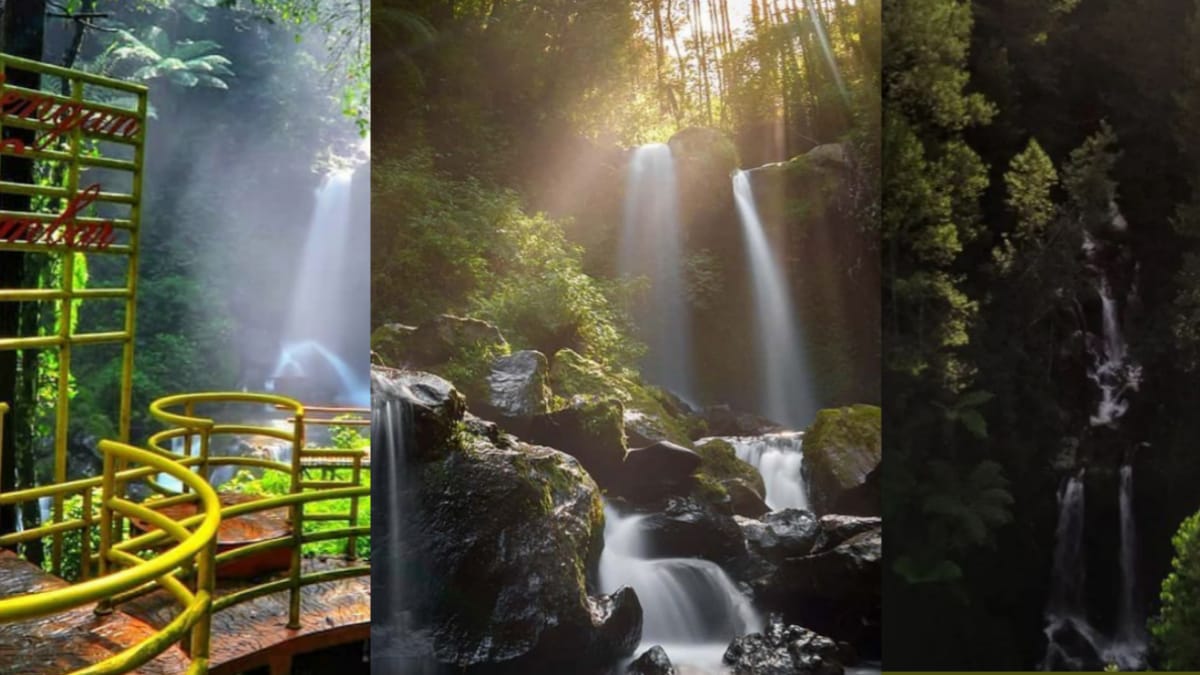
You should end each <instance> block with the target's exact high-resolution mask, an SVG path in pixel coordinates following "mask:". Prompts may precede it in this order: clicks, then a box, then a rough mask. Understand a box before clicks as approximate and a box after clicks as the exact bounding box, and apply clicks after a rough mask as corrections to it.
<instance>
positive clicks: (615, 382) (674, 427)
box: [550, 349, 691, 447]
mask: <svg viewBox="0 0 1200 675" xmlns="http://www.w3.org/2000/svg"><path fill="white" fill-rule="evenodd" d="M550 389H551V390H552V391H553V392H554V396H555V400H556V401H558V403H559V407H561V406H563V405H565V404H566V402H567V401H569V400H571V399H573V398H574V397H577V396H585V397H596V398H613V399H616V400H618V401H620V402H621V404H622V405H623V406H624V408H623V419H622V423H623V425H624V427H625V430H626V432H627V434H628V436H629V444H630V445H649V444H651V443H654V442H656V441H672V442H674V443H678V444H680V445H684V446H689V447H690V445H691V441H690V440H689V433H688V432H689V425H690V423H691V421H690V420H689V419H688V418H687V417H686V416H685V415H681V414H680V413H679V412H672V411H671V409H670V408H671V407H673V406H671V405H669V404H670V397H669V395H667V394H666V393H665V392H663V391H662V390H660V389H658V388H657V387H653V386H650V385H646V384H643V383H642V382H640V381H638V380H636V379H634V378H633V377H629V376H627V375H624V374H618V373H614V372H612V371H611V370H609V369H607V368H605V367H604V366H603V365H601V364H599V363H597V362H596V361H593V360H591V359H588V358H586V357H584V356H581V355H580V354H579V353H578V352H575V351H573V350H571V349H561V350H559V351H558V352H557V353H556V354H555V355H554V359H553V360H552V362H551V364H550Z"/></svg>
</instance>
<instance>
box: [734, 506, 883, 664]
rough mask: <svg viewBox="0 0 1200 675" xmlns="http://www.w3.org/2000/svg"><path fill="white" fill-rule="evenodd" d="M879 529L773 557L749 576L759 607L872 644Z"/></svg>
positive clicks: (877, 589)
mask: <svg viewBox="0 0 1200 675" xmlns="http://www.w3.org/2000/svg"><path fill="white" fill-rule="evenodd" d="M882 548H883V539H882V532H881V529H880V528H879V527H875V528H873V529H870V530H867V531H865V532H862V533H860V534H857V535H854V536H852V537H850V538H848V539H846V540H845V541H842V542H841V543H839V544H837V545H836V546H834V547H833V548H831V549H828V550H824V551H821V552H818V553H813V554H810V555H805V556H799V557H788V558H784V559H783V560H778V561H776V562H775V564H774V565H773V566H772V567H771V568H770V569H769V570H768V571H767V573H765V574H762V575H761V576H758V578H756V579H754V580H753V581H751V583H750V585H751V587H752V588H753V589H754V595H755V598H756V600H757V601H758V604H759V606H761V607H762V608H764V609H766V610H768V611H777V612H781V613H783V615H784V618H785V619H786V620H787V621H791V622H796V623H801V624H803V625H805V626H810V627H812V628H813V629H814V630H818V631H820V632H822V633H824V634H827V635H831V636H833V637H835V638H837V639H839V640H847V641H850V642H853V643H855V644H868V645H870V644H876V643H877V642H878V639H879V630H880V626H879V617H880V608H881V594H880V584H881V578H882V573H883V568H882V562H881V560H882Z"/></svg>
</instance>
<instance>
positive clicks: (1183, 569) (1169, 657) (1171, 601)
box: [1150, 512, 1200, 670]
mask: <svg viewBox="0 0 1200 675" xmlns="http://www.w3.org/2000/svg"><path fill="white" fill-rule="evenodd" d="M1171 543H1172V544H1174V546H1175V557H1174V559H1173V560H1172V561H1171V573H1170V574H1169V575H1168V576H1167V578H1166V579H1164V580H1163V583H1162V591H1161V593H1160V594H1159V599H1160V600H1161V601H1162V609H1161V610H1159V614H1158V616H1157V617H1156V618H1155V619H1154V620H1152V621H1151V623H1150V630H1151V633H1152V634H1153V636H1154V640H1155V644H1156V646H1157V647H1158V649H1159V650H1160V651H1161V653H1162V655H1163V657H1164V661H1163V664H1162V666H1163V668H1164V669H1165V670H1198V669H1200V639H1197V638H1198V636H1200V512H1198V513H1196V514H1195V515H1193V516H1192V517H1190V518H1188V519H1187V520H1184V521H1183V523H1182V524H1181V525H1180V526H1179V531H1178V532H1176V533H1175V536H1174V537H1172V539H1171Z"/></svg>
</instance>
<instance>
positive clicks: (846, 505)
mask: <svg viewBox="0 0 1200 675" xmlns="http://www.w3.org/2000/svg"><path fill="white" fill-rule="evenodd" d="M881 426H882V417H881V414H880V410H879V408H878V407H876V406H871V405H855V406H850V407H846V408H829V409H825V410H821V411H819V412H818V413H817V419H816V421H815V422H813V424H812V426H810V427H809V428H808V430H807V431H806V432H805V433H804V466H803V469H802V472H801V473H802V474H803V476H804V483H805V488H806V489H807V491H808V495H809V503H810V505H811V506H812V509H813V510H814V511H816V512H817V513H820V514H825V513H850V514H854V515H879V492H878V489H877V485H874V484H873V483H874V482H875V481H876V480H877V477H878V473H877V469H878V468H879V463H880V460H881V458H882V454H883V444H882V441H881V432H882V429H881Z"/></svg>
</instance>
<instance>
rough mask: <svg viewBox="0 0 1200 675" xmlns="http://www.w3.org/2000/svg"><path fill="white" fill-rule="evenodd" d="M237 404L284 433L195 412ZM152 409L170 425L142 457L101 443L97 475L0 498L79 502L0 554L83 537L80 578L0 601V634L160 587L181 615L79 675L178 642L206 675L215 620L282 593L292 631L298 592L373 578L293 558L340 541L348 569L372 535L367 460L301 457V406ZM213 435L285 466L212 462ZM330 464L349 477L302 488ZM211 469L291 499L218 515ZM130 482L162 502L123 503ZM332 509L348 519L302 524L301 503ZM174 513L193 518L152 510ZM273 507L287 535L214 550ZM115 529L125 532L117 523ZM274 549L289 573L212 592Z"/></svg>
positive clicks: (266, 399) (193, 398)
mask: <svg viewBox="0 0 1200 675" xmlns="http://www.w3.org/2000/svg"><path fill="white" fill-rule="evenodd" d="M239 404H240V405H255V406H260V407H264V408H275V409H279V410H283V411H285V412H286V413H287V414H288V415H289V417H288V418H287V420H286V426H284V427H281V426H270V425H253V424H240V423H239V424H234V423H224V422H218V421H217V420H216V419H214V418H213V417H210V416H203V415H199V414H197V412H196V409H197V408H198V407H201V406H215V407H219V408H221V409H223V410H226V411H227V410H229V409H231V408H233V407H236V406H237V405H239ZM322 410H338V411H342V409H322ZM7 411H8V406H7V405H5V404H3V403H0V425H3V419H4V414H5V413H6V412H7ZM150 411H151V414H152V416H153V417H154V418H155V419H157V420H159V421H161V422H164V423H165V424H168V425H172V426H170V427H169V428H167V429H165V430H163V431H160V432H158V433H156V434H154V435H153V436H151V437H150V439H149V441H148V443H147V447H146V448H135V447H132V446H130V445H126V444H123V443H118V442H115V441H108V440H105V441H101V442H100V445H99V448H100V451H101V452H102V454H103V460H104V464H103V467H104V468H103V472H102V475H100V476H96V477H91V478H85V479H82V480H75V481H70V482H66V483H60V484H55V485H47V486H40V487H36V488H29V489H23V490H18V491H13V492H0V506H4V505H19V504H22V503H27V502H29V501H33V500H38V499H42V498H45V497H50V498H52V499H54V500H55V501H56V503H57V502H59V501H65V500H67V499H69V498H70V497H73V496H79V497H80V498H81V500H82V503H83V509H82V515H81V517H79V518H73V519H66V518H64V519H62V520H55V522H51V523H48V524H43V525H41V526H39V527H36V528H30V529H27V530H24V531H20V532H16V533H12V534H8V535H4V536H0V548H4V547H13V546H15V545H17V544H21V543H26V542H30V541H34V540H38V539H41V538H43V537H50V536H56V537H59V536H61V535H62V534H64V533H67V532H72V531H81V532H82V535H83V536H81V537H80V541H81V550H80V554H79V558H80V561H79V562H80V564H79V569H80V574H81V579H82V580H81V581H80V582H79V583H76V584H74V585H71V586H69V587H66V588H62V589H57V590H53V591H49V592H43V593H30V594H26V595H20V596H16V597H11V598H8V599H3V600H0V625H2V624H5V623H9V622H18V621H25V620H29V619H34V618H38V617H42V616H46V615H50V614H54V613H56V612H61V611H64V610H67V609H71V608H77V607H86V606H89V605H95V610H96V611H97V613H105V612H109V611H111V610H112V609H113V608H114V607H117V606H119V605H120V604H121V603H124V602H127V601H129V600H132V599H134V598H136V597H138V596H141V595H145V594H147V593H150V592H152V591H156V590H159V589H165V590H166V591H168V592H170V593H171V594H172V595H173V596H174V598H175V600H176V601H177V603H178V604H179V606H180V607H181V610H180V612H179V613H178V615H177V616H176V617H175V618H174V620H172V621H171V622H170V623H169V624H168V625H166V626H165V627H163V628H162V629H160V630H158V631H156V632H155V633H154V634H153V637H151V638H149V639H147V640H145V641H144V642H142V643H141V644H138V645H136V646H135V647H132V648H130V649H127V650H126V651H124V652H122V653H120V654H118V655H116V656H114V657H112V658H110V659H107V660H105V661H103V662H101V663H96V664H94V665H91V666H89V667H87V668H84V669H82V670H79V671H77V673H80V674H82V673H87V674H89V675H92V674H98V673H126V672H131V671H133V670H135V669H137V668H138V667H139V666H141V665H144V664H145V663H147V662H148V661H150V660H151V659H153V658H154V657H155V656H156V655H158V654H161V653H162V652H163V651H165V650H166V649H168V648H169V647H170V646H171V645H173V644H175V643H177V642H181V641H183V640H185V638H186V641H187V644H186V645H183V646H184V649H185V651H186V653H187V654H188V657H189V658H190V659H191V661H190V666H189V668H190V669H189V671H188V672H189V673H206V672H208V666H209V664H208V659H209V653H210V631H209V626H210V621H211V618H212V614H213V613H215V612H219V611H221V610H223V609H227V608H229V607H232V606H234V605H237V604H241V603H243V602H248V601H250V600H253V599H255V598H259V597H262V596H264V595H268V594H272V593H278V592H282V591H287V592H288V594H289V598H288V623H287V625H288V628H290V629H296V628H299V627H300V618H301V617H300V610H301V605H300V599H301V590H302V588H303V587H304V586H307V585H309V584H316V583H323V582H328V581H334V580H337V579H342V578H348V577H354V576H365V575H369V574H370V566H369V565H367V564H360V565H353V566H348V567H344V568H339V569H332V570H322V571H316V572H307V573H306V572H305V571H304V569H303V568H302V565H301V561H302V555H301V552H302V549H303V547H304V545H305V544H309V543H313V542H317V541H325V540H333V539H346V540H347V542H348V546H347V558H349V559H350V560H351V561H353V560H354V559H355V557H356V556H355V543H356V542H355V540H356V539H357V538H358V537H364V536H369V535H370V526H369V525H359V523H358V519H359V516H358V514H359V509H358V502H359V500H360V499H362V498H363V497H369V495H370V487H369V486H366V485H362V484H361V480H362V472H363V471H364V470H369V464H367V463H366V462H365V458H366V454H367V453H366V451H364V450H346V449H337V448H306V447H305V440H304V439H305V424H306V417H305V409H304V406H303V405H302V404H301V403H300V402H298V401H296V400H293V399H290V398H286V397H283V396H275V395H270V394H254V393H243V392H214V393H200V394H181V395H176V396H168V397H166V398H162V399H159V400H157V401H155V402H154V403H153V404H152V405H151V407H150ZM356 412H362V413H365V412H367V411H356ZM313 422H315V423H319V424H346V423H347V422H346V421H333V420H329V419H315V420H313ZM352 423H353V422H352ZM0 431H2V429H0ZM220 436H233V437H237V436H250V437H254V436H261V437H267V438H273V439H277V440H280V441H284V442H285V443H286V444H287V445H288V446H289V447H290V450H291V456H290V458H289V460H290V461H288V462H282V461H274V460H271V459H265V458H262V457H246V456H222V455H216V454H213V453H212V452H211V451H212V448H213V440H214V438H217V437H220ZM175 438H182V439H184V443H183V447H184V452H183V453H179V452H172V451H171V450H169V449H168V448H167V447H165V445H166V444H168V443H169V442H170V440H171V439H175ZM193 438H198V439H199V440H198V445H199V452H198V454H195V455H192V454H190V452H189V450H190V448H192V447H193V446H194V445H195V444H196V443H195V442H193V440H192V439H193ZM329 459H332V460H336V461H338V462H341V463H342V465H344V466H345V467H347V468H348V469H349V470H350V473H351V479H350V480H349V481H337V480H328V479H322V480H310V479H309V477H308V475H307V474H308V473H309V472H311V471H312V470H314V469H315V470H323V468H322V467H321V465H320V460H329ZM219 466H236V467H258V468H261V469H267V470H274V471H281V472H284V473H286V474H287V475H288V477H289V480H290V489H289V493H288V494H285V495H277V496H268V497H264V498H261V499H256V500H254V501H251V502H244V503H237V504H233V505H227V506H222V505H221V501H220V498H219V496H218V494H217V492H216V491H215V490H214V489H213V487H212V486H211V485H210V484H209V482H208V477H209V475H210V472H211V471H212V469H214V468H216V467H219ZM162 475H166V476H170V477H172V478H174V479H176V480H178V481H179V482H180V484H181V486H182V489H181V490H179V491H172V490H169V489H167V488H165V487H163V486H162V485H159V484H158V482H159V480H160V476H162ZM135 481H143V482H145V483H146V484H148V485H150V486H151V487H152V488H154V489H155V490H156V491H157V492H159V493H161V494H160V496H156V497H154V498H152V499H150V500H147V501H144V502H142V503H136V502H134V501H131V500H130V499H127V497H126V489H125V488H126V486H127V485H128V484H130V483H132V482H135ZM96 489H99V490H100V496H99V518H98V519H97V518H95V517H94V515H93V510H94V509H93V503H92V501H93V499H94V497H93V491H94V490H96ZM333 499H337V500H349V501H350V503H351V505H352V506H351V508H350V509H349V512H347V513H335V514H305V510H304V506H305V505H306V504H311V503H315V502H319V501H323V500H333ZM182 503H188V504H195V505H196V511H197V512H196V513H195V515H191V516H188V517H183V518H179V519H172V518H170V517H167V516H165V515H164V514H163V513H162V512H161V511H160V510H161V509H164V508H165V507H168V506H172V505H175V504H182ZM281 507H286V508H287V509H288V510H289V524H290V534H288V535H287V536H281V537H275V538H271V539H267V540H264V541H258V542H255V543H251V544H248V545H245V546H241V547H239V548H234V549H231V550H228V551H223V552H220V553H217V552H216V548H217V547H216V544H217V531H218V528H219V526H220V523H221V522H222V521H223V520H224V519H231V518H235V517H238V516H242V515H246V514H250V513H256V512H261V511H267V510H271V509H279V508H281ZM123 520H124V521H127V522H125V523H122V521H123ZM330 520H334V521H341V520H345V521H346V525H345V526H343V527H335V528H325V529H322V530H320V531H317V532H306V531H305V527H304V525H305V523H306V522H314V521H330ZM128 521H136V522H140V523H142V524H145V525H149V526H151V528H152V529H149V531H146V532H142V533H139V531H138V530H137V529H135V528H133V527H130V526H129V522H128ZM94 527H98V528H99V535H100V537H99V539H100V545H99V550H98V551H96V552H95V553H93V552H92V551H91V550H90V549H91V543H90V542H91V536H90V532H91V531H92V529H93V528H94ZM168 543H169V544H170V548H167V549H165V550H164V548H163V547H164V545H166V544H168ZM280 548H288V549H290V551H291V558H290V565H289V567H288V570H287V573H286V576H285V577H284V578H282V579H275V580H269V581H265V582H262V583H258V584H257V585H253V586H249V587H244V588H239V590H237V591H236V592H233V593H229V594H227V595H224V596H222V595H220V594H218V592H217V590H216V587H215V578H216V574H215V570H216V569H217V568H218V567H219V566H220V565H221V564H222V563H226V562H229V561H232V560H235V559H238V558H243V557H247V556H252V555H255V554H259V553H263V552H265V551H269V550H273V549H280ZM145 552H153V554H154V555H153V557H151V558H150V559H149V560H146V559H143V558H142V557H139V553H143V554H145ZM93 567H95V568H96V570H97V571H96V574H95V576H93V574H92V568H93ZM189 584H190V585H189Z"/></svg>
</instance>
